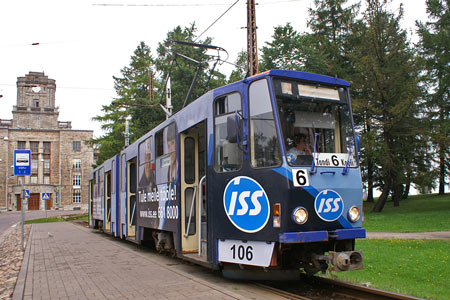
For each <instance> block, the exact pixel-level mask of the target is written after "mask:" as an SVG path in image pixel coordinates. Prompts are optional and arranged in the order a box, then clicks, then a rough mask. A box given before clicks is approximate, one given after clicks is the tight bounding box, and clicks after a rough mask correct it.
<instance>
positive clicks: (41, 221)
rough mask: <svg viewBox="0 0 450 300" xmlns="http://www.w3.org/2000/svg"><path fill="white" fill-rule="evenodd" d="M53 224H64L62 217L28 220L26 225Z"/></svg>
mask: <svg viewBox="0 0 450 300" xmlns="http://www.w3.org/2000/svg"><path fill="white" fill-rule="evenodd" d="M52 222H64V220H63V219H62V218H61V217H59V216H58V217H51V218H41V219H35V220H26V221H25V224H37V223H52Z"/></svg>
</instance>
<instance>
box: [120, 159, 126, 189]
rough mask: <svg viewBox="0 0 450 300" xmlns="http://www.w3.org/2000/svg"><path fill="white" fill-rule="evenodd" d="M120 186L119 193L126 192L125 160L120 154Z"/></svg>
mask: <svg viewBox="0 0 450 300" xmlns="http://www.w3.org/2000/svg"><path fill="white" fill-rule="evenodd" d="M120 185H121V191H122V192H126V191H127V160H126V157H125V154H122V158H121V164H120Z"/></svg>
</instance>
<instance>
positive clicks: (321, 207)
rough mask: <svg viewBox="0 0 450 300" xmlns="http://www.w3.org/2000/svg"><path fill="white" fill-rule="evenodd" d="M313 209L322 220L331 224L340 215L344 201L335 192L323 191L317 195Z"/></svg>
mask: <svg viewBox="0 0 450 300" xmlns="http://www.w3.org/2000/svg"><path fill="white" fill-rule="evenodd" d="M314 208H315V209H316V213H317V215H318V216H319V217H320V218H321V219H322V220H324V221H327V222H333V221H336V220H337V219H339V217H340V216H341V215H342V212H343V211H344V200H343V199H342V197H341V196H340V195H339V194H338V193H337V192H336V191H333V190H323V191H321V192H320V193H319V194H318V195H317V197H316V200H315V201H314Z"/></svg>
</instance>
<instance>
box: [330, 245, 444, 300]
mask: <svg viewBox="0 0 450 300" xmlns="http://www.w3.org/2000/svg"><path fill="white" fill-rule="evenodd" d="M356 249H361V250H362V252H363V257H364V269H363V270H358V271H349V272H341V273H333V274H337V279H340V280H345V281H351V282H355V283H370V286H371V287H375V288H379V289H383V290H388V291H392V292H397V293H401V294H407V295H411V296H415V297H420V298H425V299H434V300H438V299H439V300H444V299H449V295H450V285H449V284H448V283H449V282H450V274H449V272H448V265H449V251H448V250H449V249H450V241H447V240H436V241H428V240H427V241H423V240H357V242H356ZM327 276H329V275H327Z"/></svg>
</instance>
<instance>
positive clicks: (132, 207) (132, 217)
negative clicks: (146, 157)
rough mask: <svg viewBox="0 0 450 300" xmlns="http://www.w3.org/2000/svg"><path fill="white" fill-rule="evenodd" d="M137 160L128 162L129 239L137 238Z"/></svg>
mask: <svg viewBox="0 0 450 300" xmlns="http://www.w3.org/2000/svg"><path fill="white" fill-rule="evenodd" d="M136 180H137V176H136V158H133V159H132V160H129V161H127V226H128V230H127V232H128V234H127V236H128V237H134V236H136V218H137V216H136V213H137V211H136V209H137V207H136V206H137V201H136V186H137V181H136Z"/></svg>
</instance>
